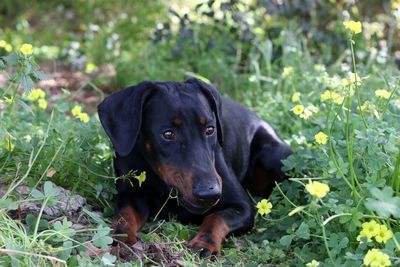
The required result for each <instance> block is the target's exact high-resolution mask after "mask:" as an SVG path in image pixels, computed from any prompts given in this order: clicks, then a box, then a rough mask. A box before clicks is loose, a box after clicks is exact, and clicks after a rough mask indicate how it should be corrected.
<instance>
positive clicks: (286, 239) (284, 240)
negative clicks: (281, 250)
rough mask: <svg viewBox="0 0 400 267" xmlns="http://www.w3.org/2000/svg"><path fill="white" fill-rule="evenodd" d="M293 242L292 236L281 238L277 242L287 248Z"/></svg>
mask: <svg viewBox="0 0 400 267" xmlns="http://www.w3.org/2000/svg"><path fill="white" fill-rule="evenodd" d="M292 240H293V236H291V235H284V236H282V237H281V239H280V240H279V243H280V244H281V245H282V246H284V247H289V246H290V244H291V243H292Z"/></svg>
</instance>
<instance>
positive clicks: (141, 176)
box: [136, 172, 146, 187]
mask: <svg viewBox="0 0 400 267" xmlns="http://www.w3.org/2000/svg"><path fill="white" fill-rule="evenodd" d="M136 179H138V181H139V187H140V186H142V183H143V182H144V181H146V172H141V173H140V174H139V176H136Z"/></svg>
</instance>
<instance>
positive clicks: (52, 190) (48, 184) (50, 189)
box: [43, 181, 60, 197]
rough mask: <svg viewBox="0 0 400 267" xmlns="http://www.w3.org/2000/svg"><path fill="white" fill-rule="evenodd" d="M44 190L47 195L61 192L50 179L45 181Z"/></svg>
mask: <svg viewBox="0 0 400 267" xmlns="http://www.w3.org/2000/svg"><path fill="white" fill-rule="evenodd" d="M43 190H44V195H45V196H46V197H55V196H58V194H59V193H60V189H58V188H57V187H54V184H53V183H52V182H50V181H47V182H45V183H44V187H43Z"/></svg>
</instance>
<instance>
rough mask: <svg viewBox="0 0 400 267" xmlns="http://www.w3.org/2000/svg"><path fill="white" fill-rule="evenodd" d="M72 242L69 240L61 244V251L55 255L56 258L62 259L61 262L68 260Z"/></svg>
mask: <svg viewBox="0 0 400 267" xmlns="http://www.w3.org/2000/svg"><path fill="white" fill-rule="evenodd" d="M72 246H73V244H72V241H71V240H67V241H65V242H64V243H63V249H64V250H61V251H59V252H58V253H57V257H58V258H60V259H62V260H68V259H69V257H70V256H71V252H72Z"/></svg>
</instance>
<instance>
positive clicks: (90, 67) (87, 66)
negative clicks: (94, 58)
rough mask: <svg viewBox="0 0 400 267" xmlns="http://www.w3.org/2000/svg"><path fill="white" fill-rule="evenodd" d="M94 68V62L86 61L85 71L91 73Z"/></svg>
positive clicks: (95, 67)
mask: <svg viewBox="0 0 400 267" xmlns="http://www.w3.org/2000/svg"><path fill="white" fill-rule="evenodd" d="M96 69H97V66H96V65H95V64H93V63H87V64H86V72H87V73H92V72H93V71H95V70H96Z"/></svg>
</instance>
